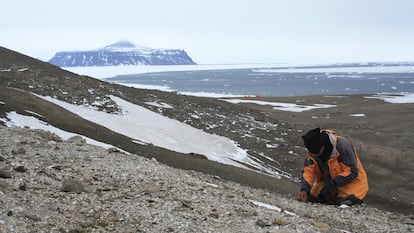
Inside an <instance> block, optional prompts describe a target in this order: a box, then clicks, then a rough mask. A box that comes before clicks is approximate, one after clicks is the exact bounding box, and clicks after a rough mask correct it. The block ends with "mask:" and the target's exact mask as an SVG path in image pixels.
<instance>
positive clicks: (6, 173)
mask: <svg viewBox="0 0 414 233" xmlns="http://www.w3.org/2000/svg"><path fill="white" fill-rule="evenodd" d="M0 177H1V178H6V179H8V178H11V173H10V172H9V171H6V170H3V169H0Z"/></svg>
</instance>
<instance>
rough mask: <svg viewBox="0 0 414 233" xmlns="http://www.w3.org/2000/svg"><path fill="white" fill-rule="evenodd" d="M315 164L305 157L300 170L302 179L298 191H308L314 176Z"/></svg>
mask: <svg viewBox="0 0 414 233" xmlns="http://www.w3.org/2000/svg"><path fill="white" fill-rule="evenodd" d="M315 169H316V164H315V163H314V162H313V161H312V160H311V159H310V158H306V160H305V164H304V167H303V171H302V179H301V184H300V191H306V192H308V193H309V192H310V190H311V187H312V184H313V182H314V180H315V177H316V171H315Z"/></svg>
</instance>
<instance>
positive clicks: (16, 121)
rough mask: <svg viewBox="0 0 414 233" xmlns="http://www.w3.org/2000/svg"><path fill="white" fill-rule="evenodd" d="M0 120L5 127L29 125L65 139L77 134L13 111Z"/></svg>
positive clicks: (89, 141) (95, 143) (97, 142)
mask: <svg viewBox="0 0 414 233" xmlns="http://www.w3.org/2000/svg"><path fill="white" fill-rule="evenodd" d="M0 121H2V122H4V123H5V125H6V126H7V127H19V128H24V127H29V128H31V129H42V130H46V131H50V132H52V133H55V134H56V135H58V136H59V137H61V138H62V139H63V140H67V139H69V138H71V137H73V136H78V135H79V134H74V133H69V132H67V131H64V130H61V129H59V128H56V127H54V126H52V125H49V124H48V123H47V122H44V121H41V120H39V119H37V118H35V117H32V116H25V115H21V114H19V113H16V112H14V111H13V112H9V113H7V118H6V119H4V118H0ZM79 136H81V137H82V138H84V139H85V140H86V142H87V143H88V144H92V145H96V146H100V147H103V148H105V149H108V148H111V147H114V146H112V145H109V144H106V143H103V142H99V141H96V140H93V139H91V138H88V137H86V136H83V135H79Z"/></svg>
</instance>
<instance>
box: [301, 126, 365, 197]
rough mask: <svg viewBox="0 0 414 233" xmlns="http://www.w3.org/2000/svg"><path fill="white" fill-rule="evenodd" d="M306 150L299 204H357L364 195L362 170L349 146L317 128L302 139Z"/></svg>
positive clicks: (329, 131)
mask: <svg viewBox="0 0 414 233" xmlns="http://www.w3.org/2000/svg"><path fill="white" fill-rule="evenodd" d="M302 139H303V142H304V144H305V147H306V149H307V153H306V156H307V158H306V160H305V165H304V169H303V174H302V180H301V187H300V193H299V196H298V200H299V201H303V202H307V201H309V202H317V203H324V204H336V205H341V204H346V205H353V204H361V203H362V202H363V201H362V200H363V198H364V197H365V195H366V194H367V192H368V179H367V175H366V173H365V170H364V167H363V166H362V163H361V161H360V160H359V157H358V155H357V153H356V151H355V149H354V147H353V145H352V144H351V143H350V142H349V141H348V140H347V139H345V138H343V137H340V136H337V135H336V133H335V132H334V131H331V130H323V131H321V130H320V129H319V128H317V129H314V130H311V131H309V132H307V133H306V134H305V135H304V136H302Z"/></svg>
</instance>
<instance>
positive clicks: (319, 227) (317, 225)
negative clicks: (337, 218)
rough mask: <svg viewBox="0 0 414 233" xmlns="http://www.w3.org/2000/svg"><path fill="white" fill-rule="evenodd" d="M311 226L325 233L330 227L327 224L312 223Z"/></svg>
mask: <svg viewBox="0 0 414 233" xmlns="http://www.w3.org/2000/svg"><path fill="white" fill-rule="evenodd" d="M313 225H314V226H315V227H317V228H318V229H319V230H321V231H327V230H330V229H331V227H330V226H329V225H328V224H326V223H323V222H318V221H313Z"/></svg>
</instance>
